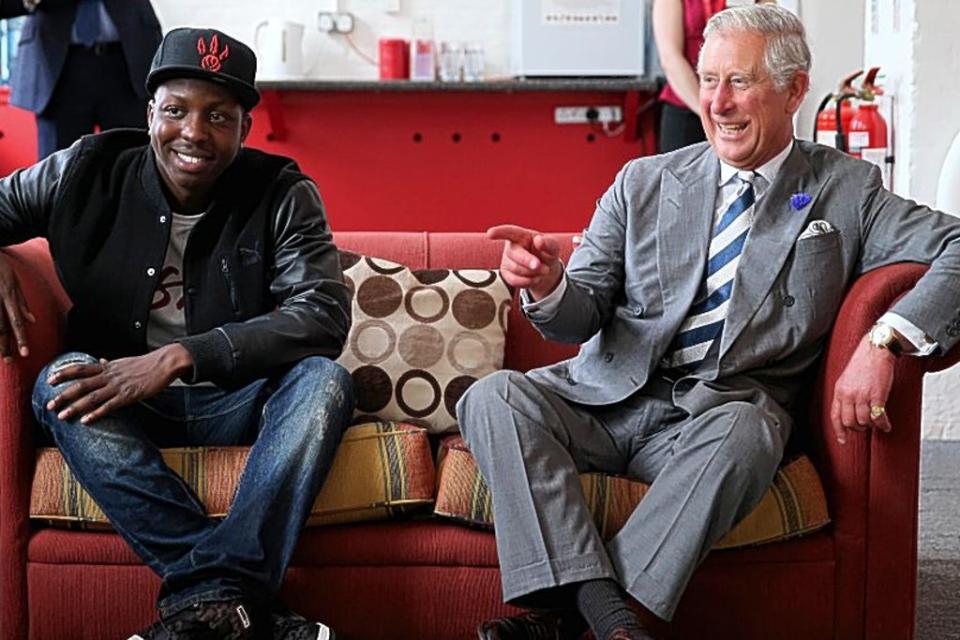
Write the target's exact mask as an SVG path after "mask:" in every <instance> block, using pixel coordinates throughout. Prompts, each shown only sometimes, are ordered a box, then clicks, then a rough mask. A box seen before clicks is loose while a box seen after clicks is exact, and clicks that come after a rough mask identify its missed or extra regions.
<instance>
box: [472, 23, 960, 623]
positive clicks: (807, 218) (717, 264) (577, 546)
mask: <svg viewBox="0 0 960 640" xmlns="http://www.w3.org/2000/svg"><path fill="white" fill-rule="evenodd" d="M705 37H706V39H705V44H704V47H703V50H702V51H701V57H700V62H699V68H698V74H699V77H700V110H701V119H702V122H703V125H704V129H705V130H706V133H707V138H708V141H709V142H708V143H702V144H698V145H694V146H691V147H687V148H685V149H681V150H679V151H676V152H673V153H670V154H666V155H661V156H656V157H649V158H640V159H637V160H633V161H631V162H630V163H628V164H627V165H626V166H625V167H624V168H623V169H622V170H621V171H620V173H619V174H618V175H617V177H616V180H615V181H614V183H613V185H612V186H611V187H610V188H609V189H608V190H607V192H606V193H605V194H604V195H603V197H602V198H601V199H600V200H599V202H598V205H597V209H596V212H595V213H594V216H593V219H592V221H591V223H590V226H589V228H588V229H587V230H586V232H585V233H584V236H583V240H582V243H581V244H580V245H579V247H578V248H577V249H576V250H575V251H574V252H573V256H572V258H571V259H570V263H569V264H568V265H567V266H566V268H564V266H563V265H562V264H561V263H560V261H559V259H558V258H557V256H558V254H559V251H558V246H557V243H556V241H555V240H554V239H552V238H550V237H549V236H546V235H541V234H539V233H537V232H534V231H531V230H527V229H521V228H519V227H512V226H503V227H495V228H493V229H491V230H490V232H489V235H490V237H491V238H494V239H501V240H506V241H507V242H506V244H505V248H504V253H503V258H502V262H501V271H502V273H503V276H504V278H505V280H506V281H507V282H508V283H509V284H511V285H513V286H517V287H521V288H523V293H522V299H523V301H524V311H525V313H526V315H527V317H528V318H529V319H530V320H531V321H532V322H533V323H534V325H535V326H536V327H537V328H538V329H539V331H540V332H541V333H542V334H543V335H544V336H545V337H547V338H549V339H552V340H558V341H562V342H570V343H583V345H582V347H581V349H580V353H579V355H577V356H576V357H575V358H573V359H571V360H568V361H566V362H561V363H559V364H556V365H553V366H549V367H546V368H543V369H538V370H534V371H531V372H529V373H528V374H526V375H524V374H520V373H517V372H506V371H504V372H499V373H497V374H494V375H491V376H489V377H487V378H485V379H484V380H481V381H480V382H478V383H476V384H475V385H474V386H473V387H472V388H471V389H470V390H469V391H468V392H467V393H466V394H465V396H464V397H463V399H462V400H461V402H460V405H459V407H458V411H459V418H460V425H461V428H462V430H463V433H464V436H465V438H466V440H467V442H468V444H469V446H470V448H471V450H472V451H473V453H474V455H475V456H476V459H477V463H478V465H479V467H480V470H481V472H482V473H483V475H484V477H485V479H486V480H487V483H488V484H489V485H490V487H491V490H492V493H493V507H494V518H495V521H496V523H497V530H496V534H497V549H498V553H499V556H500V566H501V572H502V581H503V593H504V598H505V599H506V600H507V601H510V602H513V603H515V604H519V605H521V606H529V607H534V608H538V609H541V610H542V609H546V610H548V612H547V613H543V612H541V613H538V614H527V615H524V616H519V617H515V618H506V619H500V620H494V621H489V622H486V623H484V624H482V625H481V626H480V628H479V634H480V637H481V638H486V639H488V640H493V639H499V638H573V637H577V634H578V633H579V632H580V631H582V630H583V627H584V622H586V623H588V624H589V626H590V627H591V629H592V630H593V632H594V633H595V635H596V637H597V638H598V639H600V640H607V639H611V638H615V639H618V640H620V639H628V638H653V637H656V631H657V630H658V629H657V627H658V625H656V624H652V623H651V622H650V620H657V619H660V620H665V621H669V620H670V618H671V617H672V616H673V614H674V611H675V609H676V606H677V603H678V602H679V600H680V597H681V595H682V594H683V591H684V589H685V587H686V585H687V583H688V581H689V579H690V576H691V574H692V573H693V571H694V569H695V568H696V567H697V565H698V564H699V563H700V562H701V561H702V560H703V558H704V557H705V556H706V554H707V553H708V551H709V550H710V548H711V547H712V546H713V545H714V543H715V542H717V541H718V540H719V539H720V538H721V537H722V536H723V535H724V534H725V533H726V532H728V531H729V530H730V529H731V528H732V527H733V526H734V525H735V524H736V523H737V522H738V521H739V520H741V519H742V518H743V517H744V516H746V515H747V514H748V513H749V512H750V511H751V510H752V509H753V508H754V507H755V506H756V505H757V504H758V502H759V501H760V499H761V497H762V496H763V494H764V492H765V491H766V490H767V488H768V487H769V485H770V482H771V480H772V478H773V475H774V473H775V471H776V469H777V466H778V464H779V463H780V460H781V457H782V455H783V450H784V446H785V444H786V442H787V439H788V437H789V435H790V431H791V428H792V425H793V420H792V418H791V412H792V410H794V409H795V408H796V407H795V404H796V400H797V395H798V391H799V387H800V384H801V381H802V376H803V374H804V373H806V372H807V371H808V370H810V368H811V366H812V365H813V364H814V363H815V362H816V361H817V359H818V357H819V356H820V354H821V352H822V350H823V347H824V343H825V340H826V338H827V335H828V332H829V331H830V327H831V324H832V322H833V320H834V317H835V316H836V314H837V311H838V309H839V307H840V304H841V301H842V299H843V295H844V292H845V290H846V288H847V286H848V285H849V284H850V283H851V282H852V280H853V279H854V278H856V277H857V276H858V275H859V274H861V273H864V272H866V271H869V270H871V269H874V268H876V267H879V266H881V265H885V264H889V263H892V262H898V261H913V262H924V263H929V264H930V265H931V266H930V269H929V271H928V272H927V274H926V275H925V276H924V277H923V278H922V279H921V280H920V281H919V283H918V284H917V286H916V287H915V289H914V290H913V291H912V292H911V293H910V294H908V295H906V296H904V297H903V298H902V299H901V300H900V301H898V302H897V303H896V305H894V307H893V308H892V309H891V310H890V312H888V313H887V314H885V315H884V316H883V317H882V318H881V319H880V321H879V322H878V324H877V326H876V327H874V329H873V330H872V331H871V332H870V334H868V335H867V336H864V339H863V341H862V342H861V344H860V345H859V346H858V348H857V350H856V352H855V353H854V356H853V357H852V359H851V361H850V362H849V364H848V366H847V369H846V371H845V372H844V374H843V375H842V376H841V379H840V381H839V382H838V384H837V388H836V392H835V395H834V399H833V405H832V417H833V427H834V430H835V434H836V437H837V439H838V441H840V443H843V442H845V441H846V439H847V437H848V430H850V429H853V430H862V429H870V428H877V429H879V430H880V431H889V430H890V428H891V425H890V423H889V421H888V420H887V418H886V415H885V410H884V403H885V401H886V399H887V396H888V394H889V391H890V387H891V385H892V381H893V367H894V361H895V359H896V358H897V357H898V356H899V355H900V353H901V351H903V352H910V353H912V354H914V355H921V356H922V355H926V354H929V353H932V352H934V351H938V352H943V351H946V350H948V349H949V348H950V347H952V346H953V344H954V343H955V342H956V341H957V339H958V336H960V314H958V311H957V310H958V308H960V284H958V283H960V224H958V221H957V220H955V219H954V218H952V217H950V216H946V215H944V214H941V213H939V212H935V211H931V210H930V209H928V208H926V207H922V206H919V205H917V204H916V203H914V202H911V201H907V200H904V199H901V198H899V197H897V196H895V195H893V194H891V193H890V192H888V191H886V190H885V189H884V188H883V186H882V183H881V178H880V172H879V170H878V169H877V168H876V167H875V166H873V165H871V164H868V163H866V162H863V161H860V160H855V159H852V158H850V157H849V156H846V155H843V154H841V153H839V152H837V151H835V150H833V149H829V148H827V147H823V146H818V145H815V144H811V143H807V142H802V141H799V140H795V139H794V135H793V125H792V117H793V115H794V113H796V111H797V109H798V108H799V107H800V103H801V102H802V100H803V98H804V95H805V94H806V92H807V89H808V87H809V75H808V73H809V68H810V53H809V49H808V48H807V45H806V42H805V35H804V31H803V26H802V25H801V23H800V21H799V20H798V19H797V18H796V17H795V16H794V15H793V14H791V13H790V12H788V11H786V10H784V9H782V8H779V7H777V6H775V5H753V6H745V7H739V8H733V9H728V10H726V11H723V12H721V13H719V14H717V15H716V16H714V17H713V18H712V19H711V20H710V22H709V23H708V25H707V28H706V30H705ZM588 470H589V471H604V472H612V473H620V474H626V475H629V476H632V477H634V478H637V479H639V480H642V481H644V482H648V483H651V486H650V490H649V492H648V493H647V495H646V497H645V498H644V500H643V502H642V503H641V504H640V505H639V506H638V507H637V508H636V510H635V511H634V513H633V514H632V515H631V517H630V518H629V520H628V521H627V523H626V525H625V526H624V527H623V529H622V530H621V531H620V532H619V533H618V534H617V535H616V536H615V537H614V538H613V539H612V540H610V541H608V542H607V543H604V542H603V541H602V540H601V538H600V536H599V534H598V532H597V530H596V528H595V527H594V525H593V524H592V520H591V517H590V514H589V513H588V511H587V507H586V504H585V500H584V497H583V494H582V492H581V489H580V484H579V481H578V472H582V471H588ZM627 595H629V596H632V597H633V598H634V599H636V600H637V601H638V602H639V603H640V604H641V605H643V607H644V608H645V609H646V610H647V612H646V613H649V614H652V615H650V616H647V617H643V616H641V617H638V616H637V615H636V614H634V613H633V612H632V611H631V609H630V608H629V607H628V606H627V602H626V598H627Z"/></svg>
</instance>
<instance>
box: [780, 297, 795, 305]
mask: <svg viewBox="0 0 960 640" xmlns="http://www.w3.org/2000/svg"><path fill="white" fill-rule="evenodd" d="M795 302H796V299H795V298H794V297H793V296H789V295H787V296H783V306H785V307H792V306H793V303H795Z"/></svg>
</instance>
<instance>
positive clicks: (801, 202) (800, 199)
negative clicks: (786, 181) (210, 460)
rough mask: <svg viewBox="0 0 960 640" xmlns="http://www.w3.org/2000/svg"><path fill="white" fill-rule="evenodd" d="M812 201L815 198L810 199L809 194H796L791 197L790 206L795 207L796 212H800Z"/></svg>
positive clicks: (803, 192)
mask: <svg viewBox="0 0 960 640" xmlns="http://www.w3.org/2000/svg"><path fill="white" fill-rule="evenodd" d="M811 200H813V198H811V197H810V194H809V193H806V192H805V191H800V192H799V193H795V194H793V195H792V196H790V206H791V207H793V210H794V211H800V210H801V209H803V208H804V207H806V206H807V205H808V204H810V201H811Z"/></svg>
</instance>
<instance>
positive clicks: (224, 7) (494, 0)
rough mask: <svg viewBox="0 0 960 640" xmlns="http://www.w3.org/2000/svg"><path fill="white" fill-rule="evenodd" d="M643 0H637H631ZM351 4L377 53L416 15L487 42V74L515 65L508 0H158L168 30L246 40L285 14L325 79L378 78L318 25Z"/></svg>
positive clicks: (361, 44)
mask: <svg viewBox="0 0 960 640" xmlns="http://www.w3.org/2000/svg"><path fill="white" fill-rule="evenodd" d="M628 1H631V2H632V1H637V0H628ZM338 4H339V10H341V11H349V12H351V13H353V14H354V16H355V24H356V26H355V29H354V31H353V33H352V34H350V35H351V39H352V40H353V43H354V44H355V45H356V46H357V48H359V49H360V50H361V51H362V52H364V53H365V54H366V55H367V56H369V57H371V58H373V59H376V57H377V40H378V39H379V38H382V37H399V38H405V39H407V40H409V39H410V38H411V35H412V30H413V20H414V18H421V17H424V18H429V19H430V20H431V21H432V24H433V32H434V39H435V40H436V41H437V42H441V41H449V42H463V43H474V44H477V45H480V46H481V47H483V49H484V54H485V60H486V71H487V75H488V76H503V75H507V74H508V72H509V66H510V62H509V53H510V42H509V38H510V0H490V1H485V0H400V11H399V12H398V13H388V12H387V11H386V10H385V9H384V7H385V6H387V5H388V4H389V3H387V2H383V1H381V0H340V1H339V3H338V2H337V1H336V0H273V1H265V0H204V1H203V2H198V1H197V0H153V5H154V7H155V9H156V11H157V14H158V15H159V17H160V21H161V24H162V25H163V28H164V30H168V29H172V28H174V27H181V26H212V27H217V28H219V29H221V30H223V31H225V32H227V33H229V34H230V35H232V36H234V37H235V38H238V39H240V40H242V41H244V42H246V43H248V44H253V42H254V31H255V29H256V26H257V24H259V23H260V22H261V21H262V20H265V19H266V18H268V17H279V18H284V19H287V20H293V21H296V22H300V23H302V24H304V25H306V27H307V28H306V30H305V33H306V35H305V36H304V67H305V68H306V70H308V71H310V73H309V75H310V76H311V77H315V78H324V79H373V78H376V77H377V68H376V66H374V65H373V64H371V63H370V62H367V61H366V60H364V58H363V57H362V56H361V55H359V54H357V53H356V52H354V51H353V50H352V49H351V48H350V45H349V43H348V42H347V40H346V39H345V38H344V36H342V35H336V34H334V35H330V34H326V33H321V32H320V31H318V30H317V27H316V25H317V13H318V12H319V11H332V10H337V8H338Z"/></svg>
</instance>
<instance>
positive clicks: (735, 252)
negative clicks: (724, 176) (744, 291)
mask: <svg viewBox="0 0 960 640" xmlns="http://www.w3.org/2000/svg"><path fill="white" fill-rule="evenodd" d="M755 176H756V173H754V172H753V171H738V172H737V178H738V179H739V180H740V183H741V184H740V187H739V189H738V190H737V194H736V196H735V197H734V199H733V202H732V203H730V205H729V206H728V207H727V208H726V210H725V211H724V212H723V215H722V216H720V219H719V221H718V222H717V223H716V225H715V226H714V229H713V238H712V239H711V240H710V249H709V251H708V252H707V269H706V273H705V278H704V281H703V283H702V284H701V285H700V291H699V292H698V294H697V299H696V301H695V302H694V303H693V306H692V307H691V308H690V312H689V313H688V315H687V319H686V320H684V321H683V324H681V325H680V329H679V330H678V331H677V334H676V335H675V336H674V338H673V342H672V343H671V344H670V348H669V349H667V355H666V356H665V357H664V359H663V362H662V365H663V366H665V367H668V368H674V369H681V370H683V371H686V372H690V371H693V370H695V369H696V368H697V367H699V366H700V365H701V364H702V363H703V361H704V359H706V357H707V353H708V352H709V350H710V346H711V345H712V344H713V341H714V340H715V339H716V338H717V337H718V336H720V335H721V334H722V333H723V322H724V319H725V318H726V316H727V307H728V305H729V304H730V294H731V293H732V292H733V278H734V276H736V274H737V265H738V264H739V263H740V254H741V252H742V251H743V245H744V243H745V242H746V240H747V234H748V233H749V232H750V224H751V223H752V221H753V209H754V200H755V198H754V190H753V181H754V178H755Z"/></svg>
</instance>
